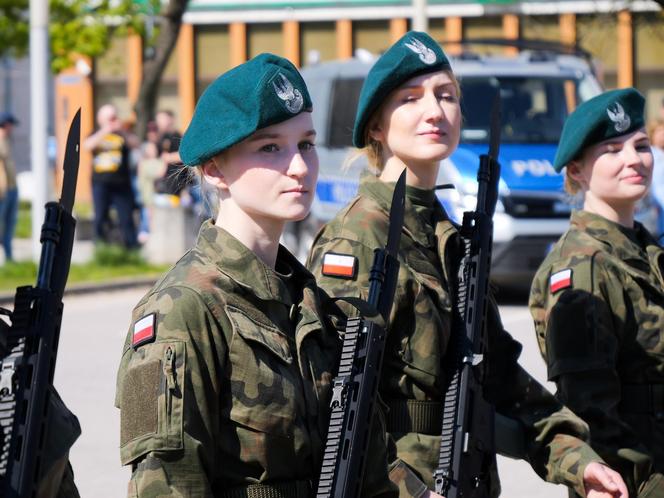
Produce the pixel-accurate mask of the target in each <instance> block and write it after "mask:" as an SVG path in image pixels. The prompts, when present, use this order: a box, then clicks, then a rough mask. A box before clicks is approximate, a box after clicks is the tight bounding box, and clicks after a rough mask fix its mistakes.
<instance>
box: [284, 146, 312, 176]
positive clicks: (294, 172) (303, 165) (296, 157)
mask: <svg viewBox="0 0 664 498" xmlns="http://www.w3.org/2000/svg"><path fill="white" fill-rule="evenodd" d="M308 172H309V165H308V164H307V162H306V161H305V160H304V158H303V157H302V154H301V152H300V151H299V150H298V151H297V152H295V153H294V154H293V155H292V156H291V160H290V162H289V163H288V172H287V174H288V176H292V177H294V178H304V177H305V176H306V175H307V173H308Z"/></svg>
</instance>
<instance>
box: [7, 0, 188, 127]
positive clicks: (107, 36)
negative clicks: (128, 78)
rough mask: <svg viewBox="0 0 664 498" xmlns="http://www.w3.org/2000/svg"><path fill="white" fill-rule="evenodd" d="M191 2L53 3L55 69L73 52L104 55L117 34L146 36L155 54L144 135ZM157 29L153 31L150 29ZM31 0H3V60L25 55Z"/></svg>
mask: <svg viewBox="0 0 664 498" xmlns="http://www.w3.org/2000/svg"><path fill="white" fill-rule="evenodd" d="M188 3H189V0H168V1H167V2H162V1H161V0H137V1H133V0H94V1H90V0H49V9H50V11H49V37H50V43H51V69H52V71H53V72H54V73H56V74H57V73H58V72H60V71H62V70H63V69H65V68H67V67H69V66H71V65H72V64H73V63H74V60H73V59H72V57H71V55H72V54H81V55H86V56H88V57H91V58H95V57H99V56H100V55H103V54H104V53H105V52H106V51H107V50H108V48H109V46H110V43H111V40H112V39H113V37H114V36H125V35H127V33H128V32H129V31H130V30H131V31H132V32H134V33H138V34H140V35H142V36H143V39H144V46H146V47H147V48H149V50H150V52H151V54H152V56H151V57H149V58H147V59H146V60H145V63H144V65H143V75H142V80H141V89H140V91H139V101H138V103H137V104H136V107H135V111H136V115H137V120H138V121H137V132H138V134H139V135H140V136H141V137H142V136H144V134H145V129H146V124H147V121H148V120H149V118H150V117H151V116H152V115H153V114H154V110H155V106H156V102H157V97H158V89H159V82H160V81H161V77H162V75H163V72H164V69H165V67H166V63H167V62H168V59H169V57H170V55H171V53H172V51H173V48H174V47H175V43H176V41H177V37H178V34H179V32H180V26H181V25H182V16H183V15H184V12H185V10H186V8H187V4H188ZM151 26H154V29H150V27H151ZM29 31H30V30H29V0H0V57H2V56H5V55H10V56H18V57H20V56H22V55H24V54H25V53H26V52H27V48H28V42H29V36H28V35H29Z"/></svg>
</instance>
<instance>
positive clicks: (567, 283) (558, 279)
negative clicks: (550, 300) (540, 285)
mask: <svg viewBox="0 0 664 498" xmlns="http://www.w3.org/2000/svg"><path fill="white" fill-rule="evenodd" d="M571 286H572V269H571V268H566V269H565V270H560V271H559V272H556V273H554V274H553V275H551V279H550V286H549V289H550V291H551V293H552V294H553V293H555V292H557V291H559V290H561V289H566V288H567V287H571Z"/></svg>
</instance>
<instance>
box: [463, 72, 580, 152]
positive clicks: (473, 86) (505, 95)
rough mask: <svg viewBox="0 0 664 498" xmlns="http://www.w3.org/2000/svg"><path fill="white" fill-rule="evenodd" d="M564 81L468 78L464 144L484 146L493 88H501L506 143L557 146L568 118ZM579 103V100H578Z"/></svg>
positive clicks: (465, 81) (486, 137)
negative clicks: (549, 144)
mask: <svg viewBox="0 0 664 498" xmlns="http://www.w3.org/2000/svg"><path fill="white" fill-rule="evenodd" d="M566 82H567V83H568V84H569V83H570V82H571V83H572V84H574V88H576V82H573V81H572V80H566V79H563V78H541V77H539V78H534V77H491V78H488V77H466V78H463V80H462V81H461V111H462V113H463V130H462V132H461V141H462V142H466V143H485V142H487V140H488V136H489V123H490V116H489V114H490V110H491V100H492V98H493V95H494V91H493V88H494V87H495V86H496V85H499V86H500V95H501V99H502V113H501V123H502V129H501V137H500V140H501V142H503V143H536V144H542V143H557V142H558V140H559V138H560V133H561V131H562V128H563V124H564V122H565V118H566V117H567V99H566V96H565V84H566ZM577 100H578V97H577Z"/></svg>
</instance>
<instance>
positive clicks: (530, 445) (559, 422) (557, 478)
mask: <svg viewBox="0 0 664 498" xmlns="http://www.w3.org/2000/svg"><path fill="white" fill-rule="evenodd" d="M488 320H489V321H488V327H489V331H490V333H489V337H490V349H489V350H490V356H489V358H488V367H487V368H488V371H487V377H486V381H485V394H486V396H487V399H488V400H489V401H491V402H492V403H493V404H494V405H495V407H496V410H497V411H498V412H499V413H500V414H501V415H504V416H506V417H509V418H511V419H514V420H517V421H518V422H519V423H520V424H521V426H522V428H523V430H524V432H525V454H524V455H519V456H521V457H523V458H524V459H526V460H527V461H528V462H529V463H530V465H531V466H532V468H533V470H535V472H537V474H538V475H539V476H540V477H542V478H543V479H545V480H547V481H549V482H552V483H558V484H565V485H566V486H569V487H572V488H574V490H575V491H576V492H577V493H578V494H579V495H581V496H585V489H584V485H583V472H584V471H585V468H586V466H587V465H588V464H589V463H590V462H593V461H600V462H601V461H602V459H601V458H600V457H599V456H598V455H597V454H596V453H595V452H594V451H593V450H592V449H591V448H590V447H589V446H588V445H587V444H586V443H585V442H584V440H585V439H586V438H587V436H588V427H587V425H586V424H585V423H584V422H583V421H582V420H581V419H579V418H578V417H577V416H575V415H574V414H573V413H572V412H571V411H570V410H568V409H567V408H565V407H563V406H562V405H561V404H560V403H559V402H558V401H557V400H556V399H555V397H554V396H553V395H552V394H551V393H549V392H548V391H547V390H546V389H545V388H544V387H543V386H542V385H541V384H539V383H538V382H537V381H536V380H535V379H534V378H532V377H531V376H530V375H529V374H528V373H527V372H526V371H525V370H524V369H523V368H522V367H521V366H520V365H519V364H518V357H519V355H520V352H521V344H519V343H518V342H517V341H515V340H514V339H513V338H512V337H511V336H510V335H509V334H508V333H507V332H506V331H505V330H504V328H503V326H502V323H501V320H500V316H499V315H498V310H497V307H496V306H495V303H492V305H491V306H490V308H489V316H488ZM497 439H498V440H500V438H497ZM498 449H499V450H500V448H498Z"/></svg>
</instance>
